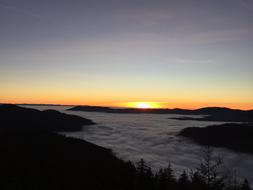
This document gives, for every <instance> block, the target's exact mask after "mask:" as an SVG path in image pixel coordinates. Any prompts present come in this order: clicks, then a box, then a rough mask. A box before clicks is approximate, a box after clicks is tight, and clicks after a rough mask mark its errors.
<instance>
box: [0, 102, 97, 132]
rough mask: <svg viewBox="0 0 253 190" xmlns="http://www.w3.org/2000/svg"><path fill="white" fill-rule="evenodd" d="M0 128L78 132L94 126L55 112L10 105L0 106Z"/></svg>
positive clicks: (85, 120)
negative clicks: (83, 127) (84, 127)
mask: <svg viewBox="0 0 253 190" xmlns="http://www.w3.org/2000/svg"><path fill="white" fill-rule="evenodd" d="M0 115H1V121H0V122H1V128H4V127H8V128H10V127H12V128H19V127H21V126H22V127H23V128H24V127H26V128H36V129H43V130H49V131H78V130H81V129H82V126H83V125H92V124H95V123H94V122H93V121H92V120H90V119H85V118H82V117H79V116H75V115H68V114H64V113H61V112H58V111H55V110H45V111H39V110H36V109H31V108H23V107H19V106H16V105H12V104H3V105H0ZM1 128H0V129H1Z"/></svg>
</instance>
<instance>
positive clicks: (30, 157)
mask: <svg viewBox="0 0 253 190" xmlns="http://www.w3.org/2000/svg"><path fill="white" fill-rule="evenodd" d="M0 150H1V156H0V168H1V170H0V179H1V183H0V187H1V189H6V190H7V189H11V190H12V189H13V190H14V189H25V190H34V189H37V190H45V189H47V190H56V189H61V190H81V189H82V190H83V189H95V190H97V189H101V190H102V189H113V190H114V189H115V190H118V189H129V188H128V186H129V185H131V184H130V182H129V181H128V179H129V177H128V176H127V175H129V174H130V173H131V167H129V166H128V164H127V163H125V162H123V161H121V160H119V159H118V158H116V157H115V156H113V154H112V152H111V151H110V150H109V149H106V148H103V147H100V146H97V145H94V144H91V143H88V142H86V141H83V140H78V139H74V138H67V137H64V136H62V135H58V134H54V133H51V132H45V131H39V130H31V129H29V130H28V129H23V128H22V129H15V130H10V129H8V130H7V129H6V130H4V131H1V132H0Z"/></svg>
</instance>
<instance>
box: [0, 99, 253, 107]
mask: <svg viewBox="0 0 253 190" xmlns="http://www.w3.org/2000/svg"><path fill="white" fill-rule="evenodd" d="M0 103H11V104H59V105H71V106H72V105H73V106H75V105H90V106H106V107H121V108H122V107H126V108H165V109H166V108H168V109H173V108H182V109H198V108H203V107H227V108H231V109H241V110H252V109H253V104H252V103H250V102H245V103H239V102H238V103H230V102H227V103H222V102H188V101H187V102H186V101H174V102H159V101H157V102H155V101H152V102H149V101H143V102H142V101H133V102H127V101H125V102H124V101H95V100H92V101H82V100H79V99H76V100H75V99H72V100H71V101H70V99H69V98H68V97H65V98H62V99H57V98H56V97H55V98H52V99H51V100H50V99H48V98H47V97H46V98H29V99H26V98H24V99H22V98H15V99H14V98H13V99H11V98H2V99H0Z"/></svg>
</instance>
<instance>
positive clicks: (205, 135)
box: [179, 123, 253, 154]
mask: <svg viewBox="0 0 253 190" xmlns="http://www.w3.org/2000/svg"><path fill="white" fill-rule="evenodd" d="M179 136H184V137H187V138H190V139H192V140H193V141H195V142H197V143H199V144H200V145H208V146H216V147H225V148H229V149H231V150H234V151H238V152H245V153H251V154H253V139H252V136H253V124H249V123H245V124H235V123H228V124H222V125H212V126H207V127H204V128H200V127H188V128H185V129H183V130H182V131H181V132H180V133H179Z"/></svg>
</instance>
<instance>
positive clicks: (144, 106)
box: [126, 102, 161, 109]
mask: <svg viewBox="0 0 253 190" xmlns="http://www.w3.org/2000/svg"><path fill="white" fill-rule="evenodd" d="M126 106H127V107H131V108H142V109H148V108H160V107H161V106H160V105H159V103H157V102H128V103H127V104H126Z"/></svg>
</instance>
